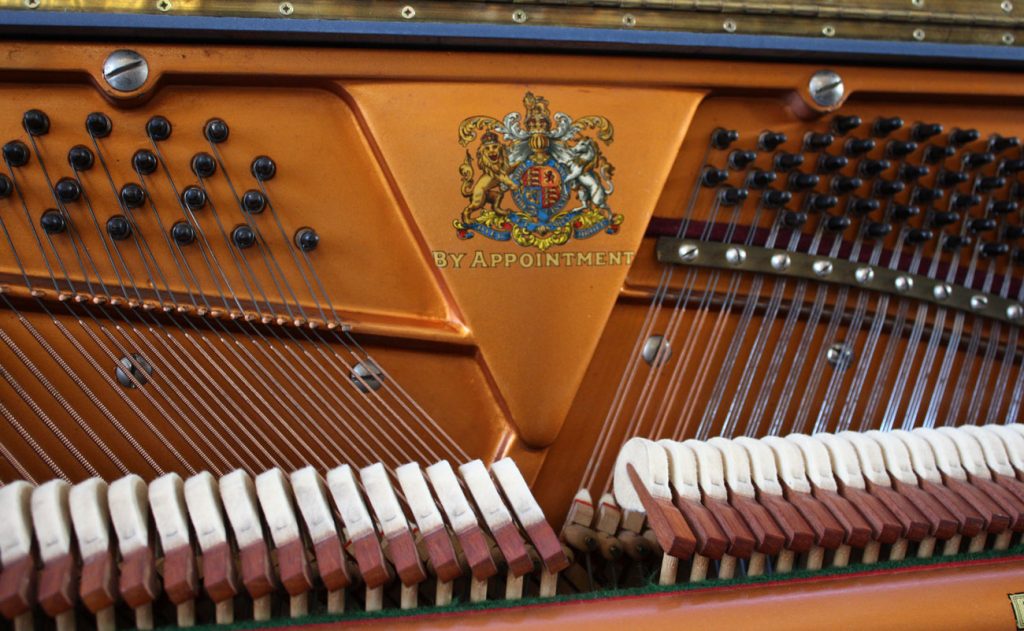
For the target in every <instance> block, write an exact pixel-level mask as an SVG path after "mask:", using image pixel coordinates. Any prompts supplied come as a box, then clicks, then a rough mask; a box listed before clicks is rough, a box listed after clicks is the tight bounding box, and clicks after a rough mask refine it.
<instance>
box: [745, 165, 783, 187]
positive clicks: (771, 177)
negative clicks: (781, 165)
mask: <svg viewBox="0 0 1024 631" xmlns="http://www.w3.org/2000/svg"><path fill="white" fill-rule="evenodd" d="M775 178H776V175H775V174H774V173H772V172H771V171H762V170H760V169H755V170H753V171H751V172H750V174H749V175H747V188H755V189H762V188H766V187H768V186H770V185H771V184H772V183H773V182H774V181H775Z"/></svg>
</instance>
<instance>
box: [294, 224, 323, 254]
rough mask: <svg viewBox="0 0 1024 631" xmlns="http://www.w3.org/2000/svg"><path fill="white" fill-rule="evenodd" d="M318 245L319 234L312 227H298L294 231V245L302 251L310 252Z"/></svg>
mask: <svg viewBox="0 0 1024 631" xmlns="http://www.w3.org/2000/svg"><path fill="white" fill-rule="evenodd" d="M318 245H320V235H318V234H317V233H316V231H315V230H313V229H312V228H299V229H298V230H297V231H296V232H295V246H296V247H297V248H299V249H300V250H301V251H303V252H312V251H313V250H315V249H316V246H318Z"/></svg>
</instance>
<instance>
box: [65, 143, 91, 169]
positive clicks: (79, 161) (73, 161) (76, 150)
mask: <svg viewBox="0 0 1024 631" xmlns="http://www.w3.org/2000/svg"><path fill="white" fill-rule="evenodd" d="M93 162H94V159H93V155H92V151H90V150H89V148H88V147H86V146H85V145H75V146H74V147H71V149H69V150H68V164H70V165H71V168H72V169H74V170H75V171H88V170H89V169H91V168H92V165H93Z"/></svg>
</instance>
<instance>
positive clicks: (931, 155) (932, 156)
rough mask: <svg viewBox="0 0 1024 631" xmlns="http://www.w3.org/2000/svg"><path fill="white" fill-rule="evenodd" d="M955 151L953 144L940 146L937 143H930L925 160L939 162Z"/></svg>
mask: <svg viewBox="0 0 1024 631" xmlns="http://www.w3.org/2000/svg"><path fill="white" fill-rule="evenodd" d="M955 153H956V149H955V148H954V147H952V146H949V147H939V146H937V145H928V146H927V147H925V150H924V161H925V162H927V163H928V164H938V163H939V162H942V161H943V160H945V159H946V158H949V157H951V156H953V155H954V154H955Z"/></svg>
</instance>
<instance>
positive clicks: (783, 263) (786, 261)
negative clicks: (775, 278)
mask: <svg viewBox="0 0 1024 631" xmlns="http://www.w3.org/2000/svg"><path fill="white" fill-rule="evenodd" d="M792 262H793V261H792V259H790V258H789V255H788V254H785V253H779V254H776V255H774V256H772V260H771V263H772V268H774V269H776V270H778V271H780V272H784V271H786V270H788V269H789V266H790V265H791V264H792Z"/></svg>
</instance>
